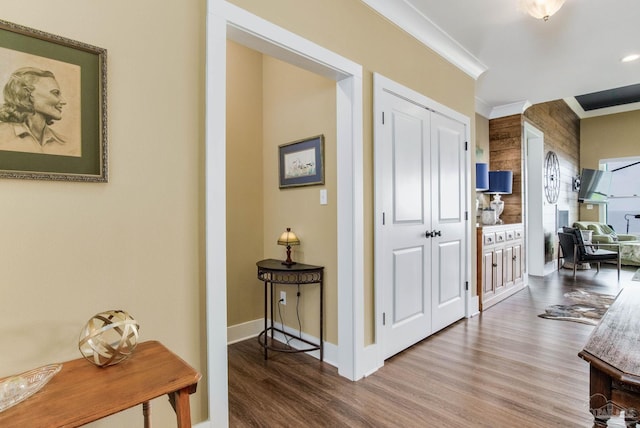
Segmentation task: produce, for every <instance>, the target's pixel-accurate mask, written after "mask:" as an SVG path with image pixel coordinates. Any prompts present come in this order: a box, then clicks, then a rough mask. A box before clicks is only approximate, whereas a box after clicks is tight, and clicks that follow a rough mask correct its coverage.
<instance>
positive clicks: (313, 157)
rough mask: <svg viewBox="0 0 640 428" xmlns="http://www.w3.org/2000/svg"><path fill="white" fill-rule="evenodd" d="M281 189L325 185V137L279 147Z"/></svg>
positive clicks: (311, 138)
mask: <svg viewBox="0 0 640 428" xmlns="http://www.w3.org/2000/svg"><path fill="white" fill-rule="evenodd" d="M278 159H279V168H278V171H279V175H280V188H281V189H283V188H287V187H299V186H313V185H317V184H324V135H316V136H315V137H310V138H305V139H304V140H298V141H294V142H292V143H287V144H282V145H280V146H278Z"/></svg>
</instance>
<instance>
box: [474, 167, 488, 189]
mask: <svg viewBox="0 0 640 428" xmlns="http://www.w3.org/2000/svg"><path fill="white" fill-rule="evenodd" d="M488 188H489V165H487V164H486V163H477V164H476V190H477V191H484V190H487V189H488Z"/></svg>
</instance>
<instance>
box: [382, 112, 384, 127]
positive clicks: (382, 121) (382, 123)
mask: <svg viewBox="0 0 640 428" xmlns="http://www.w3.org/2000/svg"><path fill="white" fill-rule="evenodd" d="M382 124H383V125H384V112H382Z"/></svg>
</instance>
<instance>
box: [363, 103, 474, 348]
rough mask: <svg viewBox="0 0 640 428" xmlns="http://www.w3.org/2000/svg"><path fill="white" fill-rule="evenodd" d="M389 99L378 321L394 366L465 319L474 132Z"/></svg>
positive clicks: (382, 135) (381, 171)
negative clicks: (396, 358) (397, 357)
mask: <svg viewBox="0 0 640 428" xmlns="http://www.w3.org/2000/svg"><path fill="white" fill-rule="evenodd" d="M379 96H380V95H379ZM381 96H382V99H381V100H377V105H378V106H380V107H381V110H382V115H381V116H382V117H379V118H376V120H378V119H379V120H380V121H381V123H379V124H377V126H378V125H379V127H378V128H377V133H378V134H379V135H377V136H376V153H375V156H376V188H377V190H376V192H377V193H376V195H377V197H378V198H380V200H379V201H377V202H376V208H377V209H378V208H379V209H382V215H381V216H377V218H380V217H382V219H381V220H382V223H383V224H382V225H376V240H377V241H378V242H376V263H380V266H378V268H377V274H376V287H380V289H379V290H378V291H377V292H376V305H377V308H376V314H377V316H378V318H382V319H381V320H379V321H380V322H377V328H378V330H379V333H380V334H378V335H377V339H379V344H380V345H381V349H382V355H383V358H384V359H386V358H388V357H390V356H392V355H394V354H396V353H398V352H400V351H402V350H404V349H406V348H408V347H409V346H411V345H413V344H414V343H416V342H418V341H420V340H422V339H424V338H425V337H427V336H429V335H431V334H433V333H435V332H436V331H438V330H440V329H442V328H444V327H446V326H448V325H450V324H451V323H453V322H455V321H457V320H459V319H461V318H463V317H464V315H465V307H466V300H465V296H466V292H465V279H466V274H465V272H466V271H465V269H466V266H465V265H466V251H467V247H466V246H467V243H466V242H465V240H466V233H465V230H466V227H467V220H466V219H465V206H466V204H465V200H466V174H467V172H466V170H467V168H466V166H465V165H466V153H465V150H467V144H466V135H467V133H466V128H465V126H466V125H465V124H463V123H461V122H459V121H457V120H455V119H451V118H449V117H446V116H444V115H442V114H440V113H437V112H434V111H430V110H428V109H427V108H425V107H424V106H422V105H419V104H416V103H414V102H412V101H408V100H407V99H405V98H402V97H400V96H397V95H395V94H393V93H390V92H388V91H383V92H382V93H381ZM378 186H381V187H380V188H378ZM378 245H379V246H380V247H378Z"/></svg>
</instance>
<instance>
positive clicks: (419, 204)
mask: <svg viewBox="0 0 640 428" xmlns="http://www.w3.org/2000/svg"><path fill="white" fill-rule="evenodd" d="M392 126H393V128H394V130H393V132H394V135H393V145H392V150H393V153H392V159H393V171H392V177H393V213H394V222H396V223H402V222H412V223H424V211H423V209H424V189H423V187H422V184H423V182H424V166H423V164H422V160H423V150H424V149H423V145H422V144H421V143H422V140H423V136H422V134H423V132H424V123H423V118H421V117H415V116H410V115H408V114H405V113H403V112H401V111H395V110H394V112H393V116H392Z"/></svg>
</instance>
